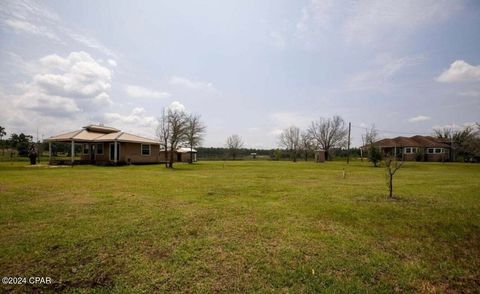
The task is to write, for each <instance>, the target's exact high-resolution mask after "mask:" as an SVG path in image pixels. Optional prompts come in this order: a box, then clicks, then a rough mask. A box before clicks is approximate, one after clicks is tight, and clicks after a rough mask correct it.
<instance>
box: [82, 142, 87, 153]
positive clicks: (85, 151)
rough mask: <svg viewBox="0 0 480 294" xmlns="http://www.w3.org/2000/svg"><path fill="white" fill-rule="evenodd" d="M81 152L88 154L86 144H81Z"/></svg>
mask: <svg viewBox="0 0 480 294" xmlns="http://www.w3.org/2000/svg"><path fill="white" fill-rule="evenodd" d="M83 154H88V144H83Z"/></svg>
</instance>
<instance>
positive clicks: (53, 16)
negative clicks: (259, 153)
mask: <svg viewBox="0 0 480 294" xmlns="http://www.w3.org/2000/svg"><path fill="white" fill-rule="evenodd" d="M0 69H1V70H0V102H1V105H0V125H1V126H4V127H5V128H6V130H7V133H8V134H11V133H19V132H24V133H29V134H32V135H34V137H35V139H36V134H37V130H38V134H39V137H40V139H41V137H44V138H47V137H49V136H51V135H56V134H60V133H63V132H68V131H72V130H76V129H80V128H81V127H83V126H86V125H89V124H99V123H102V124H104V125H108V126H113V127H116V128H119V129H121V130H123V131H127V132H131V133H135V134H139V135H142V136H147V137H151V138H154V137H155V127H156V124H157V118H158V116H159V115H160V114H161V113H162V109H163V108H165V107H172V108H177V109H183V110H185V111H187V112H189V113H197V114H200V115H201V116H202V120H203V121H204V123H205V125H206V126H207V133H206V135H205V140H204V142H203V146H206V147H209V146H217V147H221V146H224V145H225V141H226V138H227V137H228V136H229V135H232V134H238V135H240V136H241V137H242V138H243V141H244V143H245V146H246V147H252V148H276V147H278V145H279V143H278V141H279V140H278V136H279V134H280V132H281V130H282V129H285V128H287V127H289V126H291V125H295V126H298V127H300V128H301V129H306V128H307V127H308V126H309V125H310V123H311V122H312V121H313V120H318V119H319V118H321V117H325V118H326V117H332V116H333V115H340V116H341V117H342V118H343V119H344V120H345V122H347V123H348V122H351V123H352V142H353V145H354V146H359V145H361V135H362V134H363V133H364V132H365V129H364V128H366V127H370V126H371V125H372V124H375V126H376V128H377V129H378V130H379V134H380V137H393V136H410V135H413V134H431V133H432V131H433V128H443V127H448V128H457V129H458V128H462V127H464V126H468V125H471V124H473V123H474V122H478V121H480V2H479V1H475V0H471V1H460V0H459V1H455V0H448V1H444V0H402V1H388V0H385V1H369V0H365V1H352V0H348V1H333V0H332V1H327V0H305V1H286V0H271V1H267V0H265V1H258V0H244V1H229V0H219V1H118V0H112V1H108V0H102V1H96V0H95V1H93V0H91V1H62V0H58V1H51V0H46V1H41V2H40V1H39V2H36V1H30V0H16V1H13V0H12V1H9V0H1V1H0Z"/></svg>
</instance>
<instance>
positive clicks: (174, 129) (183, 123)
mask: <svg viewBox="0 0 480 294" xmlns="http://www.w3.org/2000/svg"><path fill="white" fill-rule="evenodd" d="M167 118H168V125H169V129H170V131H169V132H170V136H169V139H168V144H169V147H170V148H169V149H170V150H169V151H170V152H169V153H170V154H169V155H170V158H169V161H168V167H169V168H173V160H174V158H173V156H174V153H175V151H176V150H177V147H178V146H179V144H181V143H182V142H185V139H186V135H187V127H188V120H187V115H186V113H185V112H184V111H181V110H174V109H169V110H168V114H167Z"/></svg>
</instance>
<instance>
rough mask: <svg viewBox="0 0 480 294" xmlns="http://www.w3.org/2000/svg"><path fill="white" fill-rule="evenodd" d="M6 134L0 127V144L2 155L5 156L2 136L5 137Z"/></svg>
mask: <svg viewBox="0 0 480 294" xmlns="http://www.w3.org/2000/svg"><path fill="white" fill-rule="evenodd" d="M6 134H7V132H5V128H4V127H2V126H0V144H2V155H5V142H3V136H5V135H6Z"/></svg>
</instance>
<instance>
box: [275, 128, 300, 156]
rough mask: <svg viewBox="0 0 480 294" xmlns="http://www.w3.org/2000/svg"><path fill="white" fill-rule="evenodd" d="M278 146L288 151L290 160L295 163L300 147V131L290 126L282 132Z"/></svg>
mask: <svg viewBox="0 0 480 294" xmlns="http://www.w3.org/2000/svg"><path fill="white" fill-rule="evenodd" d="M280 144H281V145H282V146H283V147H285V149H287V150H288V151H290V158H291V159H293V162H297V152H298V148H299V145H300V129H299V128H297V127H296V126H291V127H288V128H286V129H284V130H283V131H282V133H281V134H280Z"/></svg>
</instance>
